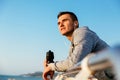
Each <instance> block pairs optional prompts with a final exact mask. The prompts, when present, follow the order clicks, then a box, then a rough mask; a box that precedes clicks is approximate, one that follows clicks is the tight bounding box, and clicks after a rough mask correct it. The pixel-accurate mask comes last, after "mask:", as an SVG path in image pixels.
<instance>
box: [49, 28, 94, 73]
mask: <svg viewBox="0 0 120 80" xmlns="http://www.w3.org/2000/svg"><path fill="white" fill-rule="evenodd" d="M94 43H95V41H94V39H93V35H91V32H89V31H87V30H86V29H83V30H80V31H79V30H77V31H76V32H75V33H74V41H73V46H72V47H71V49H70V53H69V56H68V57H67V59H66V60H63V61H58V62H55V63H51V64H49V66H50V67H51V68H52V70H56V71H66V70H68V69H69V68H71V67H73V66H74V65H75V64H76V63H78V62H80V61H81V60H82V59H83V58H84V57H85V56H86V55H87V54H89V53H90V52H91V51H92V48H93V44H94Z"/></svg>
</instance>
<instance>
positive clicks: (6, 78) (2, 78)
mask: <svg viewBox="0 0 120 80" xmlns="http://www.w3.org/2000/svg"><path fill="white" fill-rule="evenodd" d="M0 80H43V79H42V77H29V76H10V75H0Z"/></svg>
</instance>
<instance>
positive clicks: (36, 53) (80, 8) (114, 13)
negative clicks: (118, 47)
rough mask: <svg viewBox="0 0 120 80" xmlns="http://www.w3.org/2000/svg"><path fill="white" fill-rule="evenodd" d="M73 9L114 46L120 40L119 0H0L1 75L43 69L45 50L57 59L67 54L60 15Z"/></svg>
mask: <svg viewBox="0 0 120 80" xmlns="http://www.w3.org/2000/svg"><path fill="white" fill-rule="evenodd" d="M60 11H72V12H74V13H75V14H76V15H77V16H78V19H79V23H80V27H81V26H88V27H89V28H90V29H92V30H93V31H95V32H96V33H97V34H98V36H99V37H100V38H102V39H103V40H104V41H106V42H107V43H108V44H109V45H111V46H113V45H115V44H117V43H120V35H119V34H120V1H119V0H64V1H62V0H56V1H48V0H0V55H1V56H0V74H7V75H18V74H23V73H31V72H35V71H43V60H44V58H45V55H46V52H47V51H48V50H52V51H53V52H54V54H55V61H56V60H62V59H65V58H66V56H67V55H68V50H69V42H68V40H67V39H66V38H65V37H64V36H61V34H60V33H59V31H58V27H57V14H58V13H59V12H60Z"/></svg>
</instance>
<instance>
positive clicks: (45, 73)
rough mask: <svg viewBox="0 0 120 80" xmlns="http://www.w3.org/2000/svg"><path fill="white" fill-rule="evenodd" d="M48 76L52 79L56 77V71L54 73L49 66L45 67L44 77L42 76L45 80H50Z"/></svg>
mask: <svg viewBox="0 0 120 80" xmlns="http://www.w3.org/2000/svg"><path fill="white" fill-rule="evenodd" d="M48 75H49V76H50V78H51V79H52V78H53V75H54V71H52V70H51V68H50V67H49V66H47V67H45V70H44V72H43V75H42V77H43V80H50V79H49V78H48Z"/></svg>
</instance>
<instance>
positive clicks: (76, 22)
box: [74, 21, 78, 29]
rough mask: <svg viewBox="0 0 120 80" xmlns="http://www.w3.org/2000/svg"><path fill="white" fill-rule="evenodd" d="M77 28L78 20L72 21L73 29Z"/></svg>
mask: <svg viewBox="0 0 120 80" xmlns="http://www.w3.org/2000/svg"><path fill="white" fill-rule="evenodd" d="M76 28H78V21H74V29H76Z"/></svg>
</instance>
